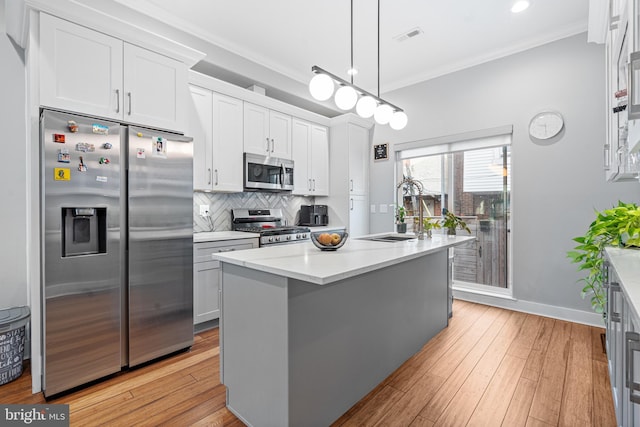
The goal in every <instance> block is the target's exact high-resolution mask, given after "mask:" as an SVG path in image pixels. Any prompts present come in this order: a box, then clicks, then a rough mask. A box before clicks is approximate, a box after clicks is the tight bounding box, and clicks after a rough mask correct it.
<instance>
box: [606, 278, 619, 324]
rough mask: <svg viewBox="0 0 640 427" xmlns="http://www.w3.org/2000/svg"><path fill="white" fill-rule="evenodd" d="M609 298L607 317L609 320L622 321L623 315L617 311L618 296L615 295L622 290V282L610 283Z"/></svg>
mask: <svg viewBox="0 0 640 427" xmlns="http://www.w3.org/2000/svg"><path fill="white" fill-rule="evenodd" d="M609 292H610V295H609V298H608V301H607V303H608V304H609V310H608V311H609V314H608V315H607V317H608V318H609V320H611V321H612V322H615V323H620V322H621V321H622V315H621V314H620V313H619V312H617V311H616V297H615V296H614V295H613V294H614V293H619V292H620V284H619V283H618V282H611V283H609Z"/></svg>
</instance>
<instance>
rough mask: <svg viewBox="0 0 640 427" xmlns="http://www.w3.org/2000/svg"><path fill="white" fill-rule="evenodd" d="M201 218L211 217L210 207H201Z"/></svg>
mask: <svg viewBox="0 0 640 427" xmlns="http://www.w3.org/2000/svg"><path fill="white" fill-rule="evenodd" d="M200 216H209V205H200Z"/></svg>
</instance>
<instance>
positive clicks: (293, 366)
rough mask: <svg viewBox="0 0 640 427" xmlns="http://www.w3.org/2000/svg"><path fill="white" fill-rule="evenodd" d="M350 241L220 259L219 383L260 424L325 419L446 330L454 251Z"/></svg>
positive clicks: (321, 422) (438, 241) (443, 243)
mask: <svg viewBox="0 0 640 427" xmlns="http://www.w3.org/2000/svg"><path fill="white" fill-rule="evenodd" d="M471 239H473V238H472V237H467V236H457V237H447V236H445V235H435V236H434V237H433V238H432V239H425V240H422V241H419V240H417V239H414V240H410V241H406V242H379V241H368V240H362V239H350V240H349V241H347V243H346V244H345V245H344V247H342V248H341V249H339V250H338V251H335V252H325V251H320V250H319V249H317V248H316V247H315V246H313V245H312V243H311V242H305V243H301V244H300V243H299V244H289V245H281V246H275V247H268V248H259V249H251V250H245V251H241V252H236V253H225V254H219V255H216V257H217V258H218V259H219V260H220V261H221V264H222V273H221V274H222V288H221V289H222V290H221V295H222V299H221V300H222V311H221V333H220V354H221V368H220V371H221V382H222V383H223V384H225V386H226V387H227V407H228V408H229V409H230V410H231V411H232V412H233V413H234V414H236V415H237V416H238V417H239V418H240V419H241V420H242V421H243V422H245V423H246V424H248V425H252V426H278V427H281V426H296V427H298V426H300V427H303V426H327V425H329V424H331V422H333V421H334V420H336V419H337V418H338V417H340V416H341V415H342V414H343V413H344V412H346V411H347V410H348V409H349V408H350V407H351V406H352V405H353V404H355V403H356V402H358V401H359V400H360V399H361V398H362V397H363V396H365V395H366V394H367V393H368V392H369V391H370V390H372V389H373V388H374V387H375V386H376V385H378V384H379V383H380V382H381V381H382V380H384V379H385V378H386V377H387V376H388V375H389V374H391V373H392V372H393V371H394V370H395V369H396V368H397V367H398V366H400V365H401V364H402V363H403V362H405V361H406V360H407V359H408V358H409V357H411V356H412V355H413V354H415V353H416V352H417V351H418V350H420V348H421V347H422V346H423V345H424V344H425V343H426V342H427V341H429V339H431V338H432V337H433V336H435V335H436V334H437V333H438V332H439V331H440V330H442V329H443V328H444V327H446V326H447V321H448V316H447V261H448V260H447V257H448V256H447V250H446V249H447V248H449V247H452V246H456V245H459V244H462V243H465V242H467V241H469V240H471Z"/></svg>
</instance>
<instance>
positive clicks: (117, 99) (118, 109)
mask: <svg viewBox="0 0 640 427" xmlns="http://www.w3.org/2000/svg"><path fill="white" fill-rule="evenodd" d="M119 112H120V89H116V113H119Z"/></svg>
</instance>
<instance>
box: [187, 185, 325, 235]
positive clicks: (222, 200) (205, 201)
mask: <svg viewBox="0 0 640 427" xmlns="http://www.w3.org/2000/svg"><path fill="white" fill-rule="evenodd" d="M313 203H314V198H313V197H301V196H291V195H287V194H283V193H263V192H259V191H255V192H253V191H252V192H247V193H203V192H199V191H196V192H194V193H193V231H194V233H199V232H203V231H228V230H231V209H232V208H258V209H267V208H280V209H282V213H283V215H284V221H286V224H287V225H293V224H295V221H296V215H297V214H298V211H299V210H300V206H301V205H312V204H313ZM200 205H209V212H210V214H209V217H208V218H204V217H202V216H200Z"/></svg>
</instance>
